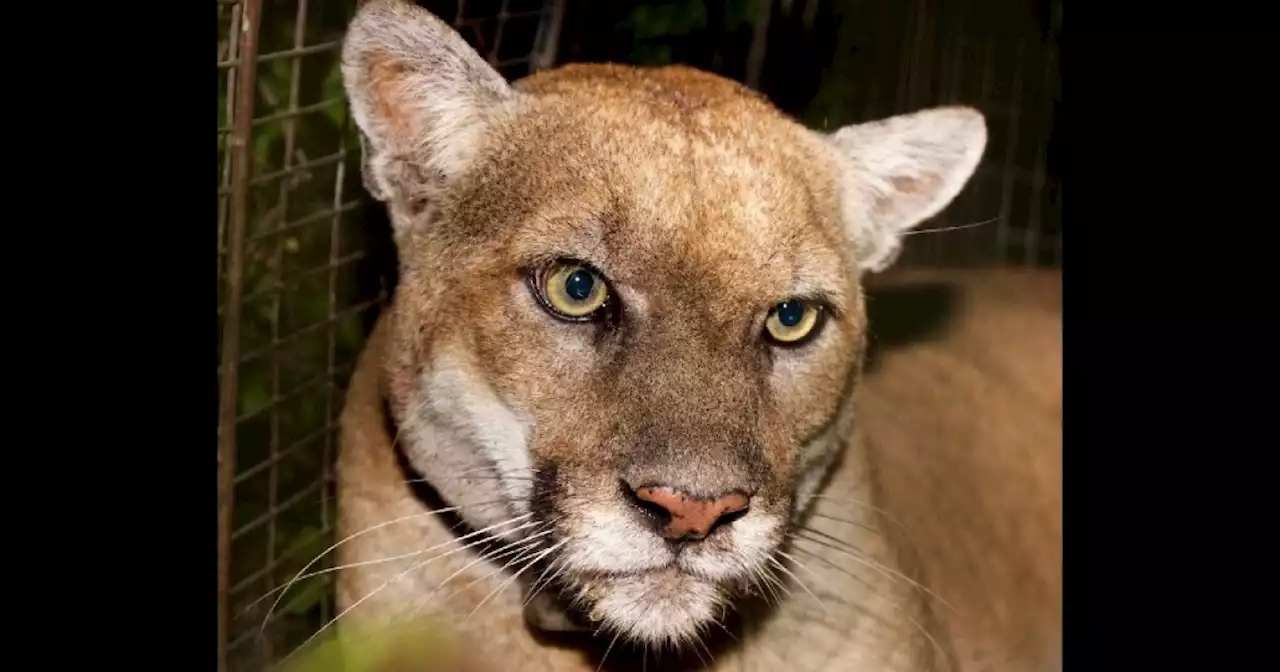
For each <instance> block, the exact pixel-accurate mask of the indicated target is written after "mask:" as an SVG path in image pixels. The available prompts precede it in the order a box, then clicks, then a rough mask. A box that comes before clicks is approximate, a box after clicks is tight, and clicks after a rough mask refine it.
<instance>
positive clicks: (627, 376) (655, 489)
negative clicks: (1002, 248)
mask: <svg viewBox="0 0 1280 672" xmlns="http://www.w3.org/2000/svg"><path fill="white" fill-rule="evenodd" d="M343 69H344V77H345V79H346V84H347V90H348V93H349V94H350V98H351V101H352V110H353V112H354V114H355V118H356V121H357V123H358V124H359V126H360V128H361V131H362V134H363V141H364V148H365V166H364V177H365V183H366V185H367V186H368V187H369V189H370V191H371V193H373V194H374V195H375V196H376V197H378V198H380V199H381V200H383V201H385V202H386V203H387V204H388V208H389V211H390V213H391V216H392V221H393V224H394V227H395V233H396V239H397V246H398V248H399V251H400V259H401V276H400V277H401V279H400V285H399V287H398V288H397V291H396V295H395V297H394V299H393V302H392V304H391V305H390V306H389V307H388V308H387V310H386V312H385V313H384V315H383V316H382V318H381V320H380V321H379V324H378V326H377V328H376V329H375V331H374V333H373V334H372V336H371V337H370V340H369V343H368V345H367V346H366V349H365V351H364V353H363V355H362V356H361V359H360V362H359V364H358V367H357V370H356V372H355V374H354V376H353V378H352V381H351V385H350V388H349V391H348V395H347V402H346V403H347V405H346V409H345V411H344V415H343V418H342V437H341V450H340V457H339V464H338V481H339V536H340V537H341V538H342V539H343V541H342V543H341V544H340V545H339V546H338V548H337V554H338V561H339V563H340V564H341V565H342V566H343V567H344V568H343V569H342V570H341V571H340V573H339V579H338V606H339V609H340V611H341V617H340V620H339V622H338V628H339V629H340V632H341V633H343V635H344V645H349V646H359V644H360V639H361V637H363V636H364V634H362V633H368V632H369V630H363V629H361V628H359V627H357V626H358V625H361V624H364V625H367V626H370V627H373V628H390V627H392V626H394V625H397V624H403V623H408V622H411V621H412V619H413V617H415V616H417V615H421V616H424V617H427V618H432V619H435V620H434V621H433V622H435V623H437V624H441V625H442V626H443V627H445V628H447V629H448V630H449V631H451V632H456V633H458V634H459V635H460V637H461V638H462V640H461V641H463V642H465V643H466V644H467V649H466V651H465V652H464V653H465V657H466V658H467V659H468V660H470V661H471V662H473V663H474V664H475V665H476V666H478V667H479V668H480V669H492V670H574V671H577V670H583V671H588V670H592V669H596V668H597V666H598V665H599V664H600V661H601V657H602V656H603V657H604V663H605V667H606V669H611V668H619V669H622V668H629V667H632V666H634V668H635V669H640V668H641V667H642V666H643V667H648V668H650V669H655V670H659V669H675V668H676V667H677V666H686V665H694V666H696V665H697V664H699V659H706V660H707V661H708V662H710V661H714V662H713V663H712V665H713V666H714V667H715V668H716V669H725V670H737V669H743V670H748V669H749V670H774V669H783V668H786V669H792V670H797V671H800V670H847V669H864V670H889V671H892V670H903V671H907V670H944V669H961V670H975V671H976V670H990V671H992V672H995V671H997V670H1001V671H1003V670H1009V671H1011V672H1018V671H1021V670H1027V671H1032V670H1035V671H1039V670H1050V669H1057V668H1059V667H1060V641H1059V638H1060V636H1059V623H1060V616H1059V614H1060V606H1059V603H1060V585H1059V584H1060V578H1059V577H1060V569H1059V566H1060V565H1059V562H1060V560H1059V557H1058V554H1059V552H1060V546H1061V541H1060V536H1061V522H1060V518H1061V515H1060V486H1059V483H1058V478H1059V473H1060V467H1059V461H1060V457H1061V435H1060V425H1061V410H1060V403H1061V402H1060V396H1059V392H1058V390H1059V389H1060V384H1061V383H1060V380H1061V363H1060V356H1061V354H1060V353H1061V343H1060V338H1061V336H1060V334H1061V325H1060V317H1059V308H1058V299H1057V293H1056V292H1057V284H1058V279H1057V278H1058V276H1057V274H1056V273H1054V272H1048V273H1045V272H1029V271H1028V272H1020V271H965V272H946V273H941V272H939V273H941V274H939V275H936V276H932V277H931V276H930V274H928V273H923V274H922V273H921V272H915V273H905V274H897V273H890V274H886V276H885V277H883V278H876V282H875V283H873V282H871V281H870V280H868V281H867V284H868V286H869V287H873V285H876V284H880V283H881V282H884V283H886V284H887V285H890V286H886V287H885V288H884V289H883V292H885V294H884V295H885V296H886V297H887V296H889V295H890V294H892V293H893V292H895V291H898V289H900V288H901V287H902V286H903V284H902V283H905V285H908V286H918V285H919V284H920V283H928V282H933V281H935V280H938V279H942V280H945V282H946V284H948V285H950V286H953V287H955V288H957V290H958V291H957V293H956V295H955V302H954V305H955V306H956V311H955V313H954V314H953V315H952V317H951V319H950V320H949V321H947V322H946V323H944V324H943V325H942V326H941V327H940V331H938V332H937V333H934V334H924V335H923V336H924V338H923V340H919V341H918V342H916V343H905V344H894V343H887V342H884V340H885V339H882V338H880V336H881V334H880V330H879V329H878V327H877V324H878V322H877V319H878V318H877V314H878V313H877V311H878V310H880V309H883V310H889V308H890V304H891V301H890V299H889V298H885V299H883V301H882V300H881V299H880V298H879V297H880V296H881V294H879V293H878V292H879V291H881V290H875V289H874V287H873V289H872V290H869V297H870V298H868V299H867V301H866V302H865V303H864V300H863V290H862V284H863V280H864V276H866V275H867V274H868V273H869V272H874V271H879V270H882V269H884V268H886V267H887V266H889V265H890V264H891V262H892V261H893V258H894V257H895V255H896V251H897V249H898V246H899V245H900V238H901V236H902V234H903V233H904V232H905V231H906V230H907V229H909V228H910V227H912V226H914V225H916V224H918V223H919V222H920V221H923V220H924V219H926V218H928V217H929V216H931V215H932V214H934V213H936V212H937V211H939V210H940V209H941V208H942V207H944V206H945V205H946V204H947V203H948V202H949V201H950V200H951V199H952V198H953V197H954V196H955V194H956V193H958V191H959V190H960V188H961V187H962V186H963V184H964V182H965V181H966V180H967V179H968V177H969V175H970V174H971V173H972V171H973V169H974V167H975V166H976V164H977V161H978V159H979V157H980V155H981V152H982V148H983V146H984V145H985V127H984V126H983V124H982V120H981V117H980V116H978V115H977V114H976V113H974V112H972V111H969V110H965V109H962V108H944V109H940V110H934V111H928V112H922V113H919V114H917V115H908V116H903V117H897V118H894V119H892V120H889V121H886V122H882V123H876V124H864V125H860V126H852V127H847V128H845V129H841V130H840V131H838V132H836V133H834V134H831V135H825V134H818V133H815V132H812V131H808V130H807V129H803V128H802V127H800V126H799V125H797V124H795V123H794V122H792V121H791V120H789V119H786V118H785V117H783V116H782V115H781V114H779V113H777V112H776V111H775V110H773V109H772V108H771V107H769V106H768V104H767V103H766V102H765V101H763V100H762V99H760V98H758V97H756V96H754V95H753V94H751V93H750V92H748V91H746V90H745V89H743V88H741V87H739V86H738V85H736V84H733V83H731V82H728V81H726V80H722V79H720V78H717V77H714V76H711V75H707V74H703V73H698V72H695V71H691V70H687V69H682V68H668V69H661V70H647V71H646V70H636V69H631V68H624V67H617V66H575V67H569V68H564V69H560V70H556V71H551V72H544V73H541V74H539V75H537V76H535V77H532V78H530V79H528V80H525V81H523V82H521V83H519V84H517V85H516V86H514V87H510V86H508V85H507V84H506V83H505V82H503V81H502V80H501V78H500V77H498V76H497V75H496V73H493V71H492V70H490V69H489V68H488V66H487V65H485V64H484V63H483V61H481V60H480V59H478V58H477V57H476V55H475V54H474V53H473V52H471V51H470V50H469V49H468V48H467V47H466V45H465V43H463V42H462V40H461V39H460V38H459V37H458V36H457V35H456V34H454V33H453V32H452V31H451V30H449V29H448V28H447V27H446V26H444V25H443V24H442V23H440V22H439V21H438V20H436V19H434V18H433V17H430V16H429V15H427V14H426V13H425V12H424V11H422V10H419V9H417V8H415V7H412V6H410V5H408V4H407V3H403V2H400V1H399V0H374V1H373V2H370V3H368V4H367V5H366V6H365V7H364V8H363V9H362V10H361V12H360V14H359V16H358V17H357V19H356V21H355V22H354V23H353V25H352V29H351V31H350V32H349V34H348V38H347V43H346V47H345V49H344V57H343ZM913 275H914V276H915V277H912V276H913ZM895 276H896V277H895ZM895 287H896V288H898V289H895ZM868 312H869V313H870V318H868ZM883 324H885V325H886V328H887V327H888V326H889V325H890V323H889V322H888V321H886V322H883ZM868 338H869V339H870V341H871V345H872V347H873V348H875V347H878V348H879V349H877V350H874V351H873V356H872V363H871V366H870V368H869V369H868V370H867V371H866V373H865V374H862V373H860V372H861V370H862V362H863V359H864V351H865V350H866V345H867V341H868ZM890 340H891V339H890ZM437 509H446V510H445V511H438V512H437V511H436V510H437ZM486 540H488V541H489V542H491V543H483V544H476V545H472V543H473V542H485V541H486ZM935 595H936V596H937V597H934V596H935ZM939 598H940V599H939ZM944 600H945V604H944V603H943V601H944ZM592 633H596V635H597V636H594V637H593V636H592ZM442 664H443V663H442ZM443 665H446V666H454V667H453V669H456V666H457V665H460V663H457V662H456V661H455V662H452V663H448V664H443Z"/></svg>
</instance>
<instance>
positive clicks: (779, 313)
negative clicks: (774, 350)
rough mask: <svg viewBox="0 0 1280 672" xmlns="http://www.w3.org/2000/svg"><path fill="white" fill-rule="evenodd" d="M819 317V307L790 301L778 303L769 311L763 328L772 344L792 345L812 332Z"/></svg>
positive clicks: (820, 314)
mask: <svg viewBox="0 0 1280 672" xmlns="http://www.w3.org/2000/svg"><path fill="white" fill-rule="evenodd" d="M821 316H822V309H821V307H819V306H816V305H813V304H810V303H807V302H805V301H801V300H799V299H792V300H789V301H783V302H782V303H779V304H778V305H776V306H774V307H773V310H770V311H769V317H768V318H767V319H765V322H764V328H765V331H766V332H767V334H768V336H769V338H770V339H771V340H772V341H773V342H775V343H779V344H782V345H794V344H797V343H799V342H800V341H802V340H804V339H805V338H806V337H807V336H809V335H810V334H812V333H813V332H814V329H815V328H816V327H817V326H818V318H820V317H821Z"/></svg>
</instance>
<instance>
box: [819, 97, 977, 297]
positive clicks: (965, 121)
mask: <svg viewBox="0 0 1280 672" xmlns="http://www.w3.org/2000/svg"><path fill="white" fill-rule="evenodd" d="M824 140H825V141H826V143H827V146H828V147H829V148H831V149H832V150H833V153H834V155H835V158H836V163H837V165H838V166H839V170H840V181H841V184H840V190H841V192H842V193H841V202H842V210H843V211H842V213H841V215H842V217H843V219H844V224H845V229H846V231H847V232H848V234H849V237H850V239H851V241H852V244H853V246H854V250H855V256H856V258H857V260H858V263H859V265H860V266H861V268H862V270H863V271H864V272H872V273H874V272H878V271H882V270H884V269H886V268H888V267H889V266H890V265H892V264H893V262H894V261H895V260H896V259H897V257H898V253H899V252H900V250H901V248H902V236H903V235H904V234H905V233H906V232H907V231H908V230H910V229H911V228H912V227H914V226H916V225H918V224H920V223H921V222H923V221H925V220H927V219H929V218H930V217H933V216H934V215H936V214H938V213H939V212H941V211H942V209H943V208H945V207H946V206H947V205H949V204H950V203H951V201H952V200H953V199H955V197H956V196H957V195H958V194H959V193H960V190H961V189H962V188H964V186H965V184H966V183H968V181H969V178H970V177H971V176H972V175H973V172H974V170H975V169H976V168H977V166H978V161H979V160H980V159H981V158H982V153H983V150H984V149H985V148H986V144H987V125H986V121H985V119H984V118H983V116H982V113H980V112H978V111H977V110H975V109H972V108H968V107H938V108H933V109H929V110H923V111H920V112H916V113H913V114H904V115H899V116H895V117H890V118H888V119H883V120H880V121H873V122H868V123H863V124H854V125H850V126H845V127H844V128H841V129H839V130H838V131H836V132H834V133H832V134H830V135H827V136H825V138H824Z"/></svg>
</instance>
